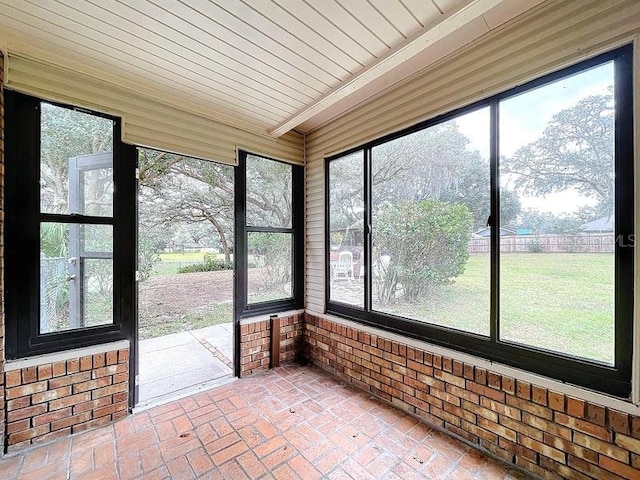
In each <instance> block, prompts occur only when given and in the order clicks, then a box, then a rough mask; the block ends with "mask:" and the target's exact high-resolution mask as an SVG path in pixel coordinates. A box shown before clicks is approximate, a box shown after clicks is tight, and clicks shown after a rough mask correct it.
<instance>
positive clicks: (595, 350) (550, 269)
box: [374, 253, 614, 363]
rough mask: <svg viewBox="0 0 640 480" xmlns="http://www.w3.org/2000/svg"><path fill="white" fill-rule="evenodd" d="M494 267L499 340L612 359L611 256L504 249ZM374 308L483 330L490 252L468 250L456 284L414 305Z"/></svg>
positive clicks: (486, 329) (485, 326)
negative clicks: (497, 276) (497, 269)
mask: <svg viewBox="0 0 640 480" xmlns="http://www.w3.org/2000/svg"><path fill="white" fill-rule="evenodd" d="M500 270H501V285H500V300H501V303H500V308H501V313H500V324H501V339H502V340H508V341H511V342H516V343H523V344H527V345H532V346H536V347H539V348H543V349H547V350H552V351H557V352H563V353H567V354H570V355H575V356H579V357H585V358H589V359H593V360H598V361H602V362H605V363H613V353H614V322H613V301H614V288H613V287H614V284H613V279H614V264H613V255H611V254H595V253H591V254H589V253H587V254H579V253H575V254H571V253H553V254H549V253H513V254H504V255H502V256H501V265H500ZM374 307H375V305H374ZM380 310H382V311H385V312H388V313H394V314H397V315H401V316H404V317H411V318H416V319H419V320H423V321H426V322H429V323H433V324H436V325H442V326H447V327H451V328H456V329H459V330H463V331H468V332H473V333H478V334H482V335H488V334H489V256H488V255H486V256H485V255H472V256H471V258H470V259H469V262H468V264H467V268H466V270H465V272H464V274H463V275H461V276H460V277H458V278H457V279H456V281H455V283H454V284H452V285H447V286H442V287H438V288H437V289H434V291H433V292H432V294H431V295H429V297H428V298H427V299H425V301H424V302H422V303H420V304H413V305H407V304H404V303H402V302H400V301H399V302H397V303H396V304H395V305H391V306H387V307H385V308H384V309H380Z"/></svg>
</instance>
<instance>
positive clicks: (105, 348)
mask: <svg viewBox="0 0 640 480" xmlns="http://www.w3.org/2000/svg"><path fill="white" fill-rule="evenodd" d="M127 348H129V340H118V341H117V342H109V343H101V344H99V345H91V346H90V347H82V348H74V349H71V350H64V351H63V352H55V353H45V354H43V355H36V356H34V357H27V358H20V359H17V360H7V361H6V362H5V364H4V371H5V372H11V371H13V370H20V369H21V368H27V367H36V366H38V365H42V364H45V363H54V362H64V361H67V360H71V359H73V358H80V357H84V356H87V355H95V354H97V353H106V352H111V351H114V350H123V349H127Z"/></svg>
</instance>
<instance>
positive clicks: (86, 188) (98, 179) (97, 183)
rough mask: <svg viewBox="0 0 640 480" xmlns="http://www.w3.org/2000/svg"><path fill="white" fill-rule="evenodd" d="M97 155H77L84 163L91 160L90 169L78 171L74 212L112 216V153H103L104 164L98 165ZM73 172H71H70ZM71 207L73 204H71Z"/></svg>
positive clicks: (96, 215)
mask: <svg viewBox="0 0 640 480" xmlns="http://www.w3.org/2000/svg"><path fill="white" fill-rule="evenodd" d="M97 157H98V156H97V155H95V156H94V155H91V156H89V157H79V158H78V161H79V162H82V161H84V162H85V163H86V162H87V161H88V159H91V160H92V162H93V163H92V164H91V169H90V170H85V171H81V172H80V186H79V189H80V192H81V193H80V199H79V200H80V201H79V208H78V211H77V212H75V213H79V214H83V215H92V216H95V217H112V216H113V201H112V199H113V168H112V167H111V165H113V155H112V154H109V155H103V156H101V157H102V160H104V164H103V165H102V166H98V165H99V164H98V162H97V161H96V160H98V158H97ZM71 173H72V174H73V172H71ZM72 209H73V206H72Z"/></svg>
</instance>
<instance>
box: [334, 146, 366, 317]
mask: <svg viewBox="0 0 640 480" xmlns="http://www.w3.org/2000/svg"><path fill="white" fill-rule="evenodd" d="M363 166H364V152H362V151H360V152H356V153H353V154H351V155H348V156H346V157H343V158H340V159H337V160H333V161H332V162H331V163H329V224H330V233H329V241H330V251H329V256H330V258H329V262H330V264H329V277H330V285H329V299H330V300H331V301H332V302H340V303H346V304H349V305H355V306H357V307H364V273H365V266H364V195H363V182H364V177H363Z"/></svg>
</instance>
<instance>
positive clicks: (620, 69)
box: [325, 45, 634, 399]
mask: <svg viewBox="0 0 640 480" xmlns="http://www.w3.org/2000/svg"><path fill="white" fill-rule="evenodd" d="M632 57H633V47H632V45H627V46H623V47H620V48H617V49H615V50H612V51H609V52H607V53H604V54H601V55H598V56H596V57H594V58H591V59H588V60H585V61H582V62H579V63H577V64H575V65H572V66H569V67H566V68H563V69H561V70H558V71H556V72H553V73H550V74H548V75H545V76H543V77H541V78H537V79H535V80H532V81H530V82H526V83H524V84H522V85H519V86H517V87H515V88H512V89H509V90H507V91H505V92H502V93H499V94H497V95H494V96H492V97H489V98H487V99H484V100H481V101H479V102H476V103H474V104H471V105H469V106H466V107H463V108H460V109H456V110H454V111H451V112H448V113H445V114H443V115H439V116H437V117H435V118H433V119H430V120H427V121H425V122H422V123H420V124H418V125H415V126H412V127H410V128H408V129H405V130H402V131H400V132H396V133H393V134H390V135H387V136H384V137H382V138H379V139H376V140H373V141H371V142H368V143H366V144H363V145H359V146H357V147H355V148H352V149H349V150H348V151H345V152H343V153H340V154H338V155H334V156H331V157H328V158H326V159H325V192H326V195H325V232H329V231H330V210H329V206H330V203H329V199H330V195H329V171H330V165H331V162H332V161H333V160H336V159H339V158H343V157H345V156H347V155H349V154H352V153H354V152H358V151H360V150H362V151H364V155H363V161H364V168H363V171H364V175H363V176H364V178H363V183H362V185H363V188H364V199H365V217H364V220H365V229H364V230H365V232H364V234H365V241H364V245H365V252H364V255H365V257H364V260H365V299H364V303H365V308H358V307H354V306H351V305H347V304H344V303H339V302H337V301H331V300H330V281H329V279H330V265H329V262H328V261H326V262H325V285H326V288H325V306H326V311H327V313H331V314H336V315H339V316H342V317H346V318H349V319H351V320H354V321H356V322H359V323H363V324H367V325H371V326H374V327H378V328H382V329H383V330H387V331H390V332H393V333H397V334H400V335H404V336H408V337H411V338H415V339H419V340H424V341H428V342H430V343H433V344H436V345H440V346H443V347H448V348H452V349H454V350H458V351H461V352H464V353H468V354H471V355H476V356H479V357H482V358H485V359H488V360H491V361H496V362H499V363H502V364H505V365H509V366H512V367H516V368H519V369H522V370H525V371H529V372H533V373H537V374H541V375H544V376H546V377H550V378H554V379H557V380H560V381H563V382H567V383H570V384H574V385H578V386H582V387H586V388H590V389H592V390H596V391H600V392H604V393H608V394H611V395H614V396H616V397H621V398H627V399H628V398H629V397H630V395H631V374H632V364H631V360H632V352H633V293H634V265H633V259H634V253H633V252H634V248H633V243H634V242H633V240H634V193H633V190H634V177H633V160H634V151H633V148H634V147H633V145H634V143H633V82H632V71H633V70H632V65H633V58H632ZM612 60H613V61H614V72H615V73H614V75H615V77H614V78H615V99H614V100H615V104H616V111H615V171H616V175H615V191H616V198H615V211H616V216H615V224H616V225H615V235H616V239H617V240H620V239H622V241H617V242H616V247H615V300H614V302H615V320H614V321H615V364H614V366H607V365H604V364H602V363H598V362H595V361H590V360H587V359H580V358H576V357H571V356H569V355H563V354H561V353H557V352H549V351H545V350H543V349H541V348H536V347H530V346H524V345H521V344H515V343H509V342H507V341H504V340H499V338H498V332H499V321H500V319H499V298H498V295H499V293H498V292H499V280H500V279H499V259H500V256H499V237H498V232H499V231H500V224H499V194H500V189H499V184H498V167H499V163H498V161H499V159H498V154H499V151H498V149H499V134H500V132H499V124H498V112H499V109H498V104H499V102H500V101H501V100H504V99H507V98H509V97H512V96H514V95H518V94H521V93H523V92H526V91H528V90H530V89H533V88H536V87H539V86H543V85H545V84H548V83H550V82H553V81H556V80H559V79H561V78H564V77H567V76H570V75H573V74H576V73H579V72H581V71H584V70H587V69H589V68H591V67H594V66H597V65H600V64H602V63H605V62H608V61H612ZM485 107H489V108H490V122H491V138H490V150H491V152H490V153H491V158H490V170H491V226H492V232H491V281H490V282H491V298H490V301H491V315H490V318H489V319H487V320H488V321H489V322H490V336H489V337H485V336H481V335H477V334H473V333H467V332H464V333H463V332H461V331H459V330H454V329H450V328H446V327H441V326H437V325H432V324H427V323H424V322H420V321H417V320H413V319H410V318H404V317H400V316H395V315H391V314H385V313H381V312H377V311H374V310H372V308H371V292H372V284H371V278H370V276H369V274H368V273H369V272H371V271H372V270H371V258H370V257H371V255H370V252H371V246H372V245H371V236H372V235H371V208H372V205H371V181H370V176H371V174H370V171H371V151H372V148H373V147H374V146H376V145H380V144H382V143H385V142H388V141H391V140H394V139H396V138H399V137H403V136H405V135H409V134H411V133H414V132H416V131H419V130H422V129H425V128H429V127H431V126H434V125H437V124H439V123H442V122H445V121H448V120H451V119H453V118H456V117H457V116H460V115H463V114H465V113H469V112H472V111H474V110H477V109H480V108H485ZM325 252H326V255H327V258H328V255H329V252H330V239H329V235H328V234H326V235H325Z"/></svg>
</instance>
